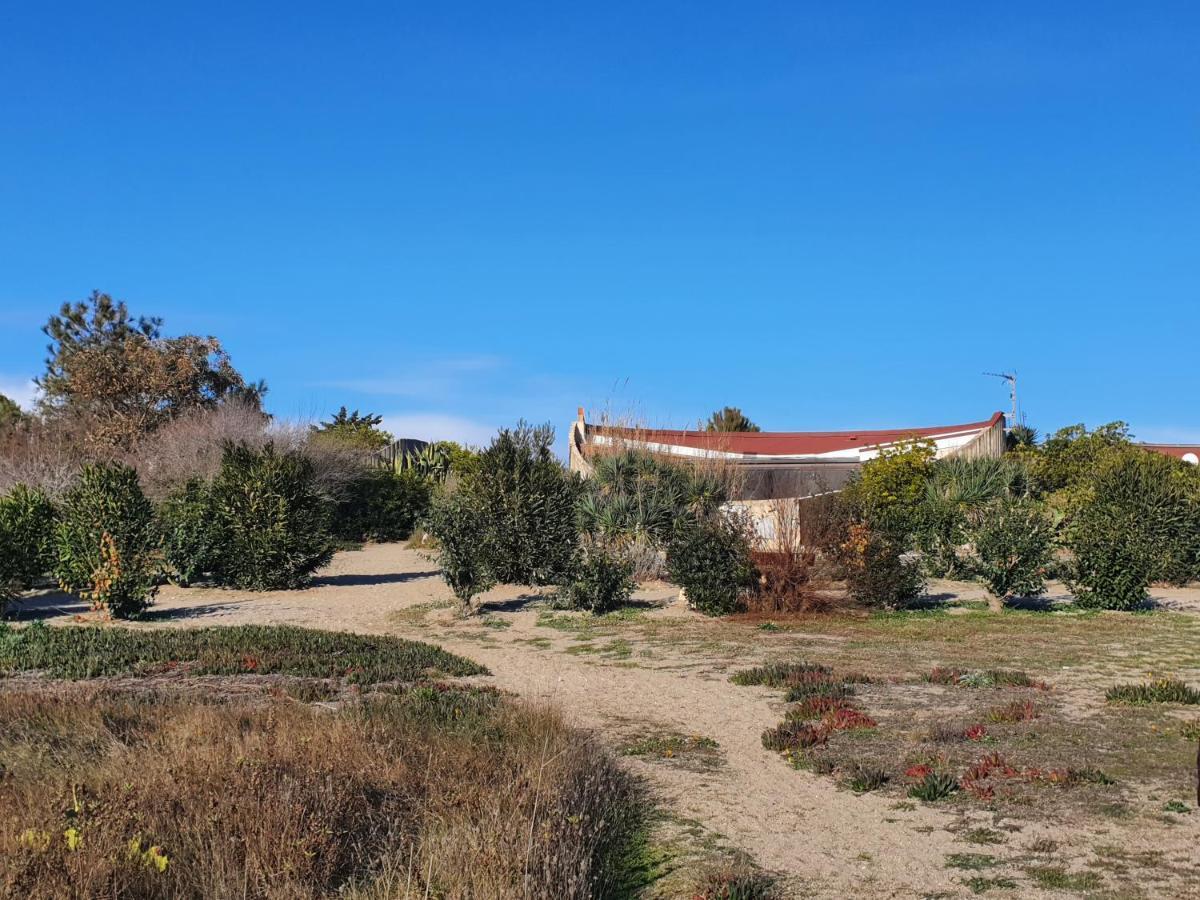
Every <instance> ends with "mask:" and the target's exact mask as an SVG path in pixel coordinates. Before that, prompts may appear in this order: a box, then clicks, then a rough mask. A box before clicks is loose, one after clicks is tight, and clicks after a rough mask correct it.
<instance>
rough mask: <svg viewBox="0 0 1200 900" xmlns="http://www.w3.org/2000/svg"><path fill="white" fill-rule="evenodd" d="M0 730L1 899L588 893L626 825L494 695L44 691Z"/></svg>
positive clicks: (16, 694) (565, 752) (578, 738)
mask: <svg viewBox="0 0 1200 900" xmlns="http://www.w3.org/2000/svg"><path fill="white" fill-rule="evenodd" d="M0 720H2V721H4V723H5V728H4V730H3V732H2V733H0V763H2V766H3V772H4V778H3V779H2V780H0V859H2V860H3V863H2V866H3V870H2V874H0V885H2V889H0V893H3V895H4V896H12V897H27V898H31V900H37V898H46V900H49V898H60V897H116V896H120V897H133V898H141V897H195V898H214V897H260V898H288V900H292V898H310V897H329V896H333V895H335V894H338V895H339V896H350V897H357V898H360V900H366V898H380V900H381V898H407V897H413V898H416V897H426V896H436V897H446V898H474V897H516V896H521V897H545V898H551V897H553V898H559V897H586V896H602V895H604V894H605V893H607V892H609V891H611V890H615V889H616V881H615V879H616V878H617V877H618V873H617V872H616V870H615V868H614V865H613V863H614V860H615V857H616V854H617V852H618V851H619V850H620V849H621V844H622V840H623V839H624V837H625V836H626V835H627V834H628V833H629V832H630V830H631V829H632V828H634V827H635V825H636V819H637V795H636V791H635V789H634V787H633V785H632V784H631V782H630V781H629V780H628V779H627V778H626V777H625V776H623V775H622V774H621V773H620V772H619V771H618V770H617V769H616V768H615V766H614V765H613V763H612V762H611V761H610V759H609V758H608V757H607V756H606V755H605V754H604V753H603V752H602V751H601V750H600V749H599V748H598V747H597V746H596V745H595V744H593V743H592V742H591V741H590V740H589V739H587V738H586V737H585V736H584V735H583V734H581V733H580V732H577V731H575V730H573V729H571V728H569V727H567V726H565V725H564V724H563V722H562V720H561V719H560V718H559V717H558V716H557V715H556V714H554V713H553V712H550V711H548V710H542V709H531V708H528V707H524V706H518V705H514V704H513V703H511V702H509V701H507V700H504V699H503V698H500V697H499V696H498V695H496V694H494V693H490V692H478V691H472V690H468V689H455V688H450V689H437V688H434V687H420V688H412V689H410V690H407V691H402V692H401V693H400V694H399V695H398V696H394V697H372V698H369V699H367V700H365V701H363V702H362V703H360V704H354V705H350V706H346V707H343V708H341V709H339V710H337V711H329V710H326V709H322V708H315V707H311V706H307V705H304V704H301V703H296V702H294V701H289V700H271V699H269V698H260V701H259V702H257V703H255V704H247V703H244V702H241V701H236V700H226V701H223V702H222V701H219V700H212V701H210V702H195V701H185V700H183V699H181V698H180V697H179V696H176V695H173V694H161V693H160V694H155V693H153V692H150V693H146V692H138V693H136V694H135V693H130V692H125V693H116V692H112V691H105V690H100V689H97V688H96V687H94V686H88V685H74V686H61V685H60V686H57V687H54V686H50V687H40V688H36V689H28V690H8V691H4V692H0ZM152 847H154V848H158V849H157V850H153V851H152V850H151V848H152ZM164 860H165V862H164ZM339 892H340V893H339Z"/></svg>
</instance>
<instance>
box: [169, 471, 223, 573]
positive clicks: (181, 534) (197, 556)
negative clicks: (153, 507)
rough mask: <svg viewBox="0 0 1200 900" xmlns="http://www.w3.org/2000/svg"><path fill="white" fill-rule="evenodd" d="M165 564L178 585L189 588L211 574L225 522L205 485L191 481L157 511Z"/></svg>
mask: <svg viewBox="0 0 1200 900" xmlns="http://www.w3.org/2000/svg"><path fill="white" fill-rule="evenodd" d="M158 527H159V531H160V532H161V533H162V550H163V561H164V562H165V563H166V568H167V574H168V576H169V577H170V578H171V580H172V581H174V582H175V583H176V584H180V585H184V586H187V585H189V584H192V583H193V582H195V581H197V580H199V579H201V578H203V577H204V576H205V575H208V574H210V573H211V572H212V571H213V570H214V569H215V568H216V567H217V566H218V561H219V559H220V556H221V552H222V550H223V545H224V539H225V533H224V528H223V521H222V519H221V518H220V517H218V515H217V514H216V510H215V509H214V508H213V502H212V494H211V491H210V490H209V488H208V485H206V484H205V483H204V482H202V481H200V480H199V479H192V480H190V481H188V483H187V484H186V485H185V486H184V487H183V489H182V490H179V491H177V492H175V493H174V494H172V495H171V496H169V497H168V498H167V499H166V500H164V501H163V502H162V503H161V504H160V505H159V507H158Z"/></svg>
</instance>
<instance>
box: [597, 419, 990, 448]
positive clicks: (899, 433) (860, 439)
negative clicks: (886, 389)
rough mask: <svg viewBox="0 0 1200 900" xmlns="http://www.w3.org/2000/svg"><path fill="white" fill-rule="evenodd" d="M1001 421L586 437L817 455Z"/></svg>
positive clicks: (616, 431) (604, 432)
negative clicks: (882, 427)
mask: <svg viewBox="0 0 1200 900" xmlns="http://www.w3.org/2000/svg"><path fill="white" fill-rule="evenodd" d="M1003 420H1004V413H1001V412H997V413H994V414H993V415H992V417H991V418H990V419H986V420H984V421H982V422H968V423H966V424H963V425H940V426H923V427H919V428H888V429H882V430H861V431H737V432H716V431H675V430H671V429H636V428H616V427H611V426H606V425H589V426H587V429H588V432H589V433H590V434H597V435H601V436H606V437H611V438H617V439H624V440H628V441H636V442H639V443H653V444H663V445H667V446H674V447H689V448H692V449H695V450H703V451H712V452H723V453H737V454H739V455H745V456H815V455H819V454H824V453H836V452H838V451H845V450H858V449H862V448H866V447H878V446H880V445H882V444H894V443H896V442H898V441H904V440H911V439H913V438H935V437H939V438H946V437H954V436H956V435H967V434H972V433H976V432H983V431H986V430H987V429H989V428H992V427H993V426H995V425H996V424H997V423H998V422H1002V421H1003Z"/></svg>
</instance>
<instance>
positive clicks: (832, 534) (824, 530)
mask: <svg viewBox="0 0 1200 900" xmlns="http://www.w3.org/2000/svg"><path fill="white" fill-rule="evenodd" d="M769 509H770V521H769V528H768V531H769V535H770V537H769V538H765V539H764V538H760V540H759V541H758V547H757V548H756V549H755V550H754V552H753V554H752V558H753V560H754V565H755V567H756V568H757V569H758V572H759V579H758V584H757V586H756V588H755V590H754V591H753V593H752V594H751V595H750V596H749V597H748V598H747V600H746V605H747V608H748V610H749V611H750V612H753V613H797V612H800V613H805V612H824V611H826V610H828V609H830V608H831V607H832V606H833V605H834V604H835V603H836V602H837V600H838V599H840V597H841V595H842V592H841V591H840V589H839V588H840V585H839V583H838V580H837V575H838V572H837V565H836V561H835V555H834V550H835V548H837V547H838V545H839V544H840V543H841V542H842V541H844V540H845V533H846V528H847V526H848V517H847V515H846V512H845V509H844V507H843V506H842V504H841V503H840V502H839V501H838V498H837V496H836V495H833V494H824V495H820V496H816V497H808V498H803V499H799V498H789V499H784V500H773V501H771V503H770V505H769Z"/></svg>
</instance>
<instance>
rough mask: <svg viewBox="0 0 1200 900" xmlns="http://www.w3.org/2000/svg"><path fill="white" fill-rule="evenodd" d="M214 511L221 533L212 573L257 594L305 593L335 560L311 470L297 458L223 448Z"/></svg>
mask: <svg viewBox="0 0 1200 900" xmlns="http://www.w3.org/2000/svg"><path fill="white" fill-rule="evenodd" d="M212 505H213V511H214V515H215V516H216V517H217V518H218V519H219V520H220V523H221V529H222V532H223V534H222V540H221V549H220V553H219V556H218V559H217V560H216V561H215V571H214V574H215V575H216V577H217V580H218V581H219V582H220V583H221V584H226V585H231V586H233V587H239V588H244V589H246V590H252V591H267V590H278V589H282V588H298V587H303V586H304V585H305V584H307V583H308V581H309V579H310V578H311V577H312V573H313V572H315V571H316V570H317V569H319V568H321V567H322V566H324V565H326V564H327V563H328V562H329V560H330V559H331V558H332V556H333V544H332V541H331V538H330V534H329V524H328V521H329V515H328V510H327V508H326V505H325V502H324V501H323V500H322V499H321V497H320V496H318V494H317V492H316V489H315V485H314V478H313V465H312V462H311V461H309V460H308V459H307V458H305V457H304V456H302V455H301V454H299V453H298V452H295V451H289V452H284V453H280V452H277V451H276V449H275V446H274V444H271V443H268V444H266V445H265V446H264V447H263V448H262V449H261V450H255V449H252V448H250V447H246V446H244V445H243V446H232V445H229V446H227V447H226V448H225V455H224V458H223V459H222V461H221V471H220V473H219V474H218V475H217V477H216V479H215V480H214V481H213V485H212Z"/></svg>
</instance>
